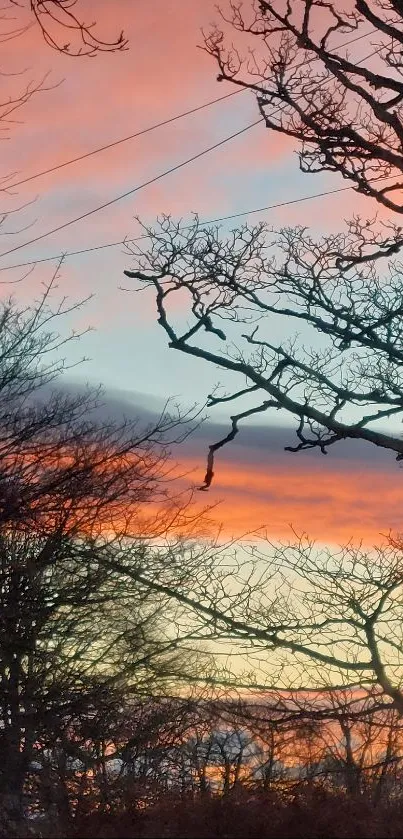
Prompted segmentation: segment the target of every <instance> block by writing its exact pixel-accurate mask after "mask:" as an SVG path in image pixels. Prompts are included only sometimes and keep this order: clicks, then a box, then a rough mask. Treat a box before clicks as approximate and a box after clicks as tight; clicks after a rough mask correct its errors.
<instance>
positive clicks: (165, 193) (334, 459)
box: [0, 0, 403, 542]
mask: <svg viewBox="0 0 403 839" xmlns="http://www.w3.org/2000/svg"><path fill="white" fill-rule="evenodd" d="M214 6H215V4H214V3H212V2H210V0H192V2H185V0H153V2H152V3H150V2H149V0H136V3H133V2H132V0H114V3H113V4H112V3H108V2H106V0H99V1H98V2H97V4H96V8H97V26H98V31H99V33H100V35H101V36H102V35H104V36H105V37H108V36H112V37H113V36H114V35H115V33H118V31H120V30H121V29H123V30H124V32H125V35H126V37H127V38H128V41H129V48H128V50H127V51H125V52H123V53H118V54H104V55H100V56H98V57H97V58H92V59H89V58H87V59H86V58H83V59H73V58H68V57H66V56H62V55H59V54H57V53H54V52H52V51H51V50H50V49H49V48H48V47H47V46H46V45H45V44H44V42H43V41H42V39H41V36H40V34H39V33H38V31H37V30H30V31H29V32H28V33H27V34H26V35H25V36H22V37H21V38H19V39H17V40H12V41H10V42H8V43H6V44H3V45H2V58H3V66H4V67H6V68H7V71H8V72H11V73H18V74H19V75H16V76H12V77H10V79H7V84H9V85H10V90H11V89H13V90H18V89H20V88H21V86H24V85H25V84H27V83H28V82H29V81H31V80H32V79H34V80H36V81H38V80H40V79H41V78H42V77H43V76H44V75H45V74H46V73H49V76H48V77H47V79H46V86H47V87H49V88H50V89H48V90H47V91H43V92H41V93H38V94H37V95H36V96H34V97H32V99H31V100H30V101H29V102H28V103H27V105H26V106H25V107H24V109H23V110H21V111H19V112H17V113H16V114H15V115H14V116H15V118H16V121H15V122H12V123H10V125H9V127H8V131H7V132H5V136H4V137H3V145H2V152H3V155H2V162H1V172H0V175H1V176H6V175H8V174H9V173H11V172H14V173H18V174H16V175H15V180H20V179H22V178H28V177H30V176H32V175H33V174H35V173H37V172H39V171H41V170H43V169H46V168H49V167H51V166H53V165H57V164H58V163H60V162H62V161H64V160H66V159H68V158H70V157H76V156H78V155H80V154H84V153H86V152H88V151H91V150H92V149H93V148H96V147H97V146H101V145H104V144H107V143H109V142H112V141H114V140H116V139H119V138H120V137H124V136H126V135H128V134H132V133H134V132H136V131H138V130H141V129H143V128H146V127H147V126H149V125H152V124H154V123H157V122H159V121H161V120H165V119H167V118H169V117H171V116H172V115H174V114H177V113H180V112H182V111H186V110H187V109H190V108H193V107H195V106H197V105H199V104H203V103H205V102H208V101H209V100H211V99H213V98H215V97H217V96H222V95H224V94H226V93H228V92H231V88H230V87H229V86H228V85H224V84H218V83H217V81H216V69H215V66H214V63H213V62H212V60H211V59H210V58H209V57H208V56H207V55H206V53H205V52H203V50H201V49H200V48H199V47H198V45H200V44H201V43H202V35H201V32H200V30H201V27H204V28H208V26H209V23H210V22H211V21H212V20H214V19H215V18H216V11H215V8H214ZM81 8H83V9H84V13H85V10H87V12H88V15H89V17H91V18H93V4H92V3H90V2H88V3H85V2H84V3H83V5H82V7H81ZM359 49H360V50H361V51H363V54H365V52H366V49H368V51H369V50H370V49H371V45H370V43H369V44H368V45H367V47H366V46H365V44H360V47H359ZM22 71H25V72H24V73H22ZM21 73H22V74H21ZM3 84H4V81H3ZM257 117H258V113H257V107H256V104H255V102H254V99H253V97H252V96H251V95H250V94H248V93H245V94H240V95H238V96H234V97H232V98H230V99H228V100H226V101H225V102H221V103H217V104H215V105H213V106H211V107H209V108H207V109H205V110H203V111H200V112H199V113H197V114H194V115H192V116H189V117H187V118H185V119H183V120H180V121H177V122H175V123H172V124H171V125H169V126H165V127H163V128H161V129H158V130H156V131H154V132H152V133H148V134H147V135H145V136H143V137H139V138H137V139H135V140H132V141H130V142H127V143H125V144H122V145H119V146H117V147H115V148H113V149H109V150H107V151H105V152H103V153H102V154H99V155H95V156H93V157H91V158H89V159H87V160H85V161H82V162H80V163H77V164H75V165H73V166H68V167H65V168H63V169H60V170H58V171H56V172H54V173H52V174H49V175H46V176H44V177H42V178H40V179H35V180H32V181H30V182H29V183H27V184H25V185H22V186H21V187H19V188H18V189H17V190H16V191H15V193H16V194H15V195H13V196H6V197H5V198H4V201H5V204H4V206H5V209H7V210H10V209H17V208H18V207H20V206H21V205H26V206H25V208H23V209H21V211H20V212H19V213H16V214H15V215H12V216H9V217H8V219H6V222H5V223H4V224H3V227H2V228H1V233H2V236H1V237H0V268H1V269H4V268H6V267H7V266H12V265H19V264H20V263H22V262H26V261H30V260H35V259H43V258H46V257H49V256H53V255H57V254H60V253H62V252H65V251H69V250H78V249H81V248H87V247H96V246H98V245H103V244H105V243H107V242H114V241H120V240H122V239H123V238H124V237H125V236H128V237H133V236H136V235H138V234H139V225H138V223H137V221H136V220H135V216H137V215H139V216H140V217H141V218H143V219H144V220H145V221H147V222H148V221H152V220H153V219H154V218H155V216H156V215H158V214H160V213H162V212H167V213H172V214H173V215H174V216H175V217H177V218H184V219H189V218H190V214H191V213H192V212H194V211H197V212H198V213H199V215H200V217H201V218H202V219H213V218H216V217H219V216H222V215H227V214H231V213H237V212H241V211H243V210H245V209H248V208H254V207H259V206H266V205H268V204H273V203H277V202H281V201H288V200H291V199H294V198H298V197H300V196H304V195H310V194H313V193H315V192H320V191H321V190H327V189H335V188H337V187H339V186H340V181H339V180H338V179H337V178H336V177H332V176H328V175H327V176H325V175H320V176H319V175H318V176H315V177H314V178H313V177H312V178H309V177H307V176H304V175H302V174H301V173H300V172H299V169H298V161H297V157H296V154H295V150H294V148H293V146H292V143H291V142H289V141H287V140H285V139H284V138H283V137H282V138H279V137H278V136H273V135H272V134H269V132H267V131H266V130H265V128H264V127H263V126H262V125H259V126H257V127H255V128H253V129H251V130H250V131H248V132H246V133H245V134H243V135H242V136H240V137H238V138H236V139H234V140H233V141H231V142H230V143H228V144H226V145H225V146H223V147H221V148H220V149H216V150H215V151H213V152H211V154H209V155H206V156H205V157H203V158H201V159H200V160H198V161H195V162H194V163H191V164H190V165H189V166H186V167H185V168H183V169H182V170H180V171H178V172H175V173H172V174H170V175H168V176H167V177H165V178H163V179H162V180H160V181H159V182H158V183H156V184H153V185H151V186H149V187H148V188H146V189H144V190H142V191H139V192H138V193H137V194H135V195H133V196H131V197H128V198H126V199H123V200H122V201H120V202H118V203H116V204H114V205H113V206H111V207H109V208H107V209H105V210H103V211H101V212H99V213H97V214H95V215H92V216H91V217H89V218H87V219H85V220H83V221H81V222H80V223H78V224H74V225H71V226H69V227H68V228H67V229H65V230H63V231H61V232H59V233H56V234H53V235H50V236H48V237H46V238H45V239H43V240H41V241H39V242H38V243H36V244H33V245H30V246H26V247H20V246H22V245H24V243H25V242H26V241H27V240H29V239H31V238H33V237H35V236H39V235H41V234H42V233H45V232H46V231H48V230H50V229H51V228H53V227H55V226H57V225H59V224H63V223H64V222H66V221H68V220H70V219H72V218H74V217H75V216H77V215H80V214H82V213H85V212H87V211H88V210H90V209H92V208H93V207H95V206H97V205H98V204H102V203H104V202H107V201H109V200H110V199H112V198H113V197H115V196H116V195H118V194H120V193H122V192H125V191H127V190H129V189H131V188H133V187H135V186H136V185H138V184H141V183H143V182H144V181H146V180H148V179H150V178H152V177H154V176H155V175H156V174H158V173H160V172H162V171H164V170H166V169H168V168H170V167H172V166H174V165H176V164H177V163H179V162H180V161H182V160H184V159H186V158H187V157H190V156H191V155H193V154H196V153H197V152H199V151H201V150H202V149H204V148H206V147H208V146H210V145H212V144H214V143H216V142H218V141H219V140H221V139H222V138H224V137H226V136H227V135H228V134H231V133H233V132H235V131H237V130H239V129H242V128H243V127H244V126H246V125H248V124H249V123H250V122H252V121H254V120H255V119H257ZM34 199H35V200H34ZM364 200H365V199H361V198H358V197H357V196H355V195H354V193H342V194H341V195H338V196H337V195H335V196H328V197H325V198H320V199H318V200H316V201H311V202H307V203H305V204H299V205H298V204H296V205H294V206H288V207H284V208H281V209H277V210H276V211H273V212H271V213H263V214H262V216H261V218H263V219H266V220H267V221H268V222H269V223H270V224H273V225H274V226H278V227H280V226H282V225H285V224H287V225H288V224H290V225H294V224H309V225H310V226H311V227H312V228H313V229H315V230H318V231H326V230H330V229H332V228H334V227H335V225H336V226H337V225H338V226H339V227H340V226H341V225H342V222H343V219H344V218H345V217H346V216H347V215H348V216H349V215H352V213H353V212H354V211H356V210H357V208H361V203H360V202H362V201H364ZM31 202H33V203H31ZM369 211H370V210H369ZM259 217H260V216H252V219H253V220H258V218H259ZM24 226H27V229H25V230H21V228H23V227H24ZM18 231H20V232H18ZM16 247H18V248H19V249H18V250H17V251H15V252H14V253H10V254H7V255H5V256H2V255H1V254H4V253H5V252H7V251H9V250H10V249H13V248H16ZM56 264H57V262H56V260H55V261H49V262H45V263H43V264H40V265H38V266H37V267H36V268H35V271H34V272H33V273H32V274H30V275H29V276H28V277H27V278H26V279H25V280H24V281H23V282H22V283H18V282H17V283H16V284H15V285H14V284H13V283H15V281H17V280H19V278H20V277H21V276H22V275H23V274H24V271H22V269H20V268H15V269H14V270H7V271H5V270H2V271H1V272H0V280H1V282H2V283H3V290H4V296H7V295H8V294H10V293H14V294H15V295H16V296H17V298H19V299H21V300H23V301H24V302H29V301H30V300H32V299H33V298H34V297H35V295H37V294H38V292H39V290H40V288H41V285H42V284H43V283H44V282H45V283H46V282H47V281H48V280H49V279H50V278H51V276H52V273H53V272H54V270H55V266H56ZM125 268H130V257H129V256H128V255H127V254H125V252H124V249H123V248H122V247H121V246H119V247H115V248H109V249H104V250H99V251H95V252H93V253H87V254H83V255H80V256H74V257H68V258H67V259H66V260H65V262H64V264H63V266H62V269H61V271H60V276H59V278H58V293H60V294H62V295H67V296H68V297H69V298H70V299H71V300H72V301H73V300H79V299H82V298H86V297H87V296H89V295H92V298H91V300H90V301H89V302H88V303H87V304H86V306H85V307H84V308H83V309H82V310H80V311H79V312H76V313H75V315H74V323H73V325H74V326H75V327H76V328H78V329H85V327H86V326H87V325H91V326H92V327H94V331H92V332H91V333H89V334H88V335H85V336H84V337H83V339H82V341H81V342H80V344H77V345H71V347H70V348H69V361H70V362H71V363H74V362H75V361H77V360H78V359H79V358H80V357H81V356H82V355H86V356H88V357H89V359H90V360H89V361H88V362H87V363H86V364H84V365H83V366H82V367H76V368H75V369H74V372H71V374H70V377H71V378H72V379H74V380H75V381H77V382H78V383H82V382H83V381H84V380H89V381H90V382H93V383H98V382H102V383H103V384H104V385H105V387H106V388H107V390H108V391H109V392H110V393H111V394H112V393H113V394H114V405H115V408H116V410H117V411H118V412H119V410H121V407H122V406H126V408H127V405H128V404H130V406H131V410H136V409H137V410H138V411H139V412H141V411H142V410H145V409H150V406H151V410H154V409H155V410H158V408H159V407H160V406H161V405H162V404H163V403H164V402H165V400H166V399H167V398H169V397H175V398H176V399H178V400H180V401H181V402H182V403H183V404H184V405H185V406H188V405H191V404H193V403H198V404H201V403H203V402H204V400H205V398H206V395H207V394H208V393H209V392H210V391H211V390H212V387H213V386H214V384H216V383H217V382H218V381H220V374H219V372H218V371H217V370H215V369H211V368H209V367H208V366H207V365H205V364H203V363H202V362H201V361H200V362H199V361H197V360H196V359H187V358H186V357H184V356H181V354H179V353H170V352H168V350H167V348H166V336H165V334H164V333H163V331H162V330H161V329H159V328H158V326H157V324H156V320H155V312H154V306H153V300H152V297H151V296H149V297H147V295H146V294H141V295H139V294H132V293H130V292H123V291H121V290H120V289H119V286H121V285H122V284H125V285H127V281H125V278H124V277H123V270H124V269H125ZM223 375H224V374H223ZM122 409H123V408H122ZM223 422H225V414H224V412H223V411H221V412H220V410H219V409H217V410H216V412H215V413H214V415H212V416H211V418H210V424H206V425H205V426H204V427H203V429H202V430H201V431H200V432H198V434H195V435H194V436H193V437H192V438H190V440H188V441H187V443H186V445H185V446H183V448H182V450H181V451H176V452H175V458H176V459H177V460H178V461H180V462H181V463H182V464H183V466H184V467H185V468H186V469H189V471H190V474H191V477H190V478H189V480H190V481H193V480H194V482H195V483H196V485H197V484H198V483H201V482H202V478H203V476H204V471H205V456H206V450H207V445H208V443H209V442H214V441H215V440H216V439H217V438H218V437H220V436H222V430H223V429H222V427H220V426H219V423H223ZM292 441H293V440H292V432H291V431H287V429H285V428H277V427H275V426H271V427H269V428H264V427H262V426H260V425H257V424H254V425H253V426H252V427H251V428H250V429H247V430H245V431H244V432H243V433H242V434H241V435H239V437H238V438H237V441H236V442H235V443H234V444H233V445H232V446H230V447H226V449H225V450H223V451H222V452H221V453H220V456H219V458H217V468H216V479H215V484H214V487H213V488H212V490H211V492H210V495H209V497H208V501H209V502H211V503H216V502H220V503H219V504H218V507H217V512H216V515H217V521H222V522H223V525H224V530H225V531H226V532H228V533H230V534H231V535H235V536H238V535H240V534H242V533H245V532H247V531H249V530H253V529H255V528H258V527H261V526H265V527H266V529H267V532H268V533H269V535H270V536H273V537H276V538H277V537H282V536H284V535H287V534H289V533H290V529H289V528H290V524H292V525H293V526H294V527H295V529H296V530H297V531H301V530H304V531H305V530H308V532H309V533H310V535H312V536H313V537H314V538H316V539H319V540H320V541H322V542H329V541H330V542H333V541H335V542H337V541H345V540H347V539H349V538H350V537H352V538H354V539H359V538H363V539H364V541H379V539H380V536H379V534H381V533H385V532H387V531H388V530H389V528H393V529H399V528H401V523H400V522H401V514H400V506H401V505H400V503H399V491H400V483H399V482H400V481H401V480H402V477H403V476H402V475H401V473H400V471H399V470H398V466H397V464H396V463H395V461H394V460H393V457H392V456H391V455H390V454H388V453H385V452H378V451H376V450H374V449H373V447H370V446H365V445H364V444H363V445H362V446H358V445H356V444H355V445H354V444H348V445H347V444H346V446H344V447H338V448H337V450H336V448H334V449H333V450H332V451H331V453H329V455H328V456H327V457H326V458H324V457H323V456H322V455H321V454H320V453H318V452H316V451H315V452H310V453H309V452H308V453H304V454H299V455H293V454H290V453H285V452H284V451H283V448H282V447H283V445H284V444H287V443H290V442H292ZM374 486H376V487H377V490H379V491H377V493H374V492H373V488H374ZM203 500H204V496H203Z"/></svg>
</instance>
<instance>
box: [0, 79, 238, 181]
mask: <svg viewBox="0 0 403 839" xmlns="http://www.w3.org/2000/svg"><path fill="white" fill-rule="evenodd" d="M243 92H244V91H243V90H233V91H232V93H226V94H225V96H218V97H217V98H216V99H211V100H210V102H205V103H204V105H197V107H196V108H191V109H190V110H189V111H183V112H182V113H181V114H175V115H174V116H173V117H169V118H168V119H164V120H162V122H156V123H154V125H149V126H148V127H147V128H142V129H141V130H140V131H136V132H135V134H128V135H127V137H121V138H120V139H119V140H113V142H111V143H107V144H106V145H105V146H99V147H98V148H96V149H93V150H92V151H88V152H85V154H80V155H79V156H78V157H72V158H71V159H70V160H65V161H63V162H62V163H57V164H56V166H51V168H50V169H43V171H42V172H37V173H36V174H35V175H30V176H29V177H28V178H24V179H23V180H21V181H16V182H15V183H13V184H10V185H9V186H7V189H13V188H14V187H16V186H22V184H27V183H28V182H29V181H34V180H36V178H42V177H43V176H44V175H50V174H51V172H57V170H58V169H63V168H64V167H65V166H71V165H72V163H78V162H79V161H80V160H86V159H87V158H88V157H92V156H93V155H95V154H100V152H103V151H106V150H107V149H112V148H114V147H115V146H119V145H120V144H121V143H127V142H128V141H129V140H134V139H135V138H136V137H141V136H142V135H143V134H149V133H150V132H151V131H156V129H157V128H163V127H164V125H170V124H171V123H172V122H176V121H177V120H179V119H183V118H184V117H188V116H190V115H191V114H196V113H197V112H198V111H203V110H204V108H209V107H210V105H215V104H216V102H223V101H224V99H229V98H230V97H231V96H236V95H237V94H239V93H243ZM3 191H4V190H3Z"/></svg>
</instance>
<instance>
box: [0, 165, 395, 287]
mask: <svg viewBox="0 0 403 839" xmlns="http://www.w3.org/2000/svg"><path fill="white" fill-rule="evenodd" d="M396 177H397V175H389V176H388V177H385V178H377V182H380V181H390V180H392V178H396ZM352 189H354V187H353V186H342V187H339V188H338V189H328V190H326V191H323V192H316V193H314V194H313V195H304V196H302V198H291V199H290V200H289V201H279V202H277V203H276V204H269V205H268V206H267V207H254V208H253V209H252V210H242V211H241V212H239V213H231V214H230V215H227V216H219V217H218V218H213V219H208V220H207V221H202V222H200V227H207V226H208V225H210V224H218V223H219V222H222V221H230V220H231V219H236V218H241V217H242V216H250V215H253V214H254V213H264V212H268V211H269V210H276V209H279V208H280V207H289V206H290V205H291V204H302V203H303V202H304V201H313V200H314V199H316V198H324V197H326V196H327V195H335V194H336V193H339V192H348V190H352ZM191 227H192V225H190V224H187V225H185V226H183V227H180V228H179V230H180V231H184V230H190V229H191ZM147 238H148V236H147V234H143V235H142V236H135V237H134V238H133V239H127V238H126V239H121V240H119V242H108V243H106V244H103V245H94V246H93V247H91V248H81V249H80V250H77V251H65V252H64V253H59V254H54V255H53V256H45V257H43V258H42V259H32V260H30V261H29V262H20V263H18V264H16V265H5V266H0V271H11V269H12V268H28V267H29V266H31V265H39V264H40V263H43V262H53V261H55V260H60V259H62V258H63V257H67V256H79V255H81V254H83V253H91V252H93V251H100V250H103V249H105V248H116V247H118V246H119V245H125V244H130V242H140V241H141V240H142V239H147Z"/></svg>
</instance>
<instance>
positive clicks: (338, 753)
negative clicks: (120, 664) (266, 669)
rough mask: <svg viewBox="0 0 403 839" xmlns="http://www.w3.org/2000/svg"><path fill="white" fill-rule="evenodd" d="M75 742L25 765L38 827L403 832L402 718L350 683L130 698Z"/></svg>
mask: <svg viewBox="0 0 403 839" xmlns="http://www.w3.org/2000/svg"><path fill="white" fill-rule="evenodd" d="M373 698H374V697H372V699H373ZM319 705H320V710H319ZM67 742H68V743H69V744H70V745H67V744H66V745H63V743H60V742H58V743H57V742H54V743H53V745H52V746H51V747H49V746H48V747H46V746H44V745H43V744H39V743H38V745H37V753H36V758H35V761H34V762H33V763H32V765H31V767H30V771H29V773H28V777H27V794H26V806H27V812H28V813H29V815H30V817H31V820H32V824H33V826H35V828H36V831H39V835H41V836H56V835H71V836H88V837H92V836H110V837H114V836H116V837H119V836H127V837H135V836H136V837H137V836H144V837H157V836H168V837H175V836H184V837H187V836H191V837H193V836H194V837H198V836H203V837H204V836H205V837H211V836H217V835H221V834H222V835H223V836H239V837H242V836H267V837H272V836H273V837H277V836H279V837H281V836H301V837H302V836H318V837H319V836H323V835H326V836H346V837H347V836H352V835H354V836H398V835H401V827H402V824H403V821H402V820H403V797H402V781H403V774H402V773H403V767H402V758H403V730H402V724H401V722H400V721H399V718H398V717H397V716H396V713H395V712H394V711H393V710H389V711H385V709H382V710H376V709H375V708H374V707H373V705H372V703H371V707H370V706H369V705H368V702H367V699H365V698H363V696H362V695H361V696H360V697H358V696H357V695H355V694H354V693H353V692H346V691H343V692H336V693H332V692H330V693H329V694H328V695H327V697H324V696H321V698H320V703H318V702H317V701H313V702H311V701H310V700H297V699H292V700H291V699H289V698H288V699H286V700H285V699H284V698H282V697H277V699H274V698H273V697H267V698H266V700H264V701H262V699H260V700H259V704H256V703H255V702H253V701H249V702H246V701H244V702H242V703H241V702H240V701H237V702H236V701H234V700H232V701H228V700H227V701H224V700H221V701H219V702H217V701H215V702H212V701H206V700H199V701H196V700H195V699H192V700H189V699H187V700H184V699H177V698H176V699H168V698H166V697H165V698H163V699H159V700H158V699H156V698H154V699H150V698H149V699H144V700H143V701H138V700H134V701H131V702H127V703H126V705H125V706H120V707H114V708H113V709H111V711H110V713H109V715H108V717H107V718H106V716H104V718H103V725H102V726H101V725H99V723H98V727H97V724H96V723H95V724H91V722H90V721H89V720H88V719H87V720H84V719H81V720H80V721H78V720H77V722H76V724H75V725H74V726H71V728H70V730H69V735H68V741H67ZM72 743H74V749H73V751H72V749H71V744H72ZM391 819H393V827H391ZM61 826H62V827H61ZM60 830H61V832H58V831H60ZM37 835H38V834H37Z"/></svg>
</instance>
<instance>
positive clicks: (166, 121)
mask: <svg viewBox="0 0 403 839" xmlns="http://www.w3.org/2000/svg"><path fill="white" fill-rule="evenodd" d="M361 37H363V36H361ZM243 92H244V91H243V90H233V91H232V93H226V94H225V96H218V97H217V98H216V99H211V100H210V102H205V103H204V105H197V107H196V108H191V109H190V110H189V111H183V112H182V113H181V114H175V115H174V116H173V117H169V118H168V119H164V120H163V121H162V122H156V123H154V125H149V126H148V127H147V128H142V129H141V130H140V131H136V132H135V134H128V135H127V137H121V138H120V139H119V140H113V142H111V143H107V144H106V145H105V146H99V148H96V149H93V150H92V151H88V152H85V154H80V155H79V156H78V157H72V158H71V159H70V160H65V161H63V162H62V163H57V164H56V166H51V168H50V169H43V171H42V172H37V173H36V174H35V175H30V176H29V177H28V178H24V179H23V180H21V181H16V182H15V183H13V184H10V185H8V186H7V187H5V188H3V191H5V190H6V189H7V190H9V189H13V188H14V187H16V186H22V184H27V183H28V182H29V181H34V180H36V178H42V177H43V176H44V175H50V174H51V172H57V171H58V169H63V168H64V167H65V166H71V165H72V163H78V162H79V161H80V160H86V159H87V158H88V157H93V155H95V154H100V152H103V151H106V150H107V149H113V148H114V147H115V146H119V145H120V144H121V143H127V142H128V141H129V140H134V139H135V138H136V137H141V136H142V135H143V134H149V133H150V131H156V129H157V128H163V126H164V125H170V124H171V123H172V122H176V121H177V120H179V119H183V118H184V117H188V116H190V115H191V114H196V113H197V112H198V111H203V110H204V108H209V107H210V105H215V104H216V102H223V101H224V99H229V98H230V96H236V95H237V94H238V93H243ZM0 191H1V190H0Z"/></svg>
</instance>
